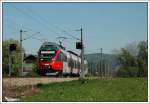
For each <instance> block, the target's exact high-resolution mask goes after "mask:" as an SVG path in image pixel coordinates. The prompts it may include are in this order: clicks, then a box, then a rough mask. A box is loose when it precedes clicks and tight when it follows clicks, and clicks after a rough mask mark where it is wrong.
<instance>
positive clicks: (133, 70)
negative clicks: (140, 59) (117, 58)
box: [117, 67, 138, 77]
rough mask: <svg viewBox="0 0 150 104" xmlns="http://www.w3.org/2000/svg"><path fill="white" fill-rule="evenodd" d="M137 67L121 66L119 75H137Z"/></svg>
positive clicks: (118, 71)
mask: <svg viewBox="0 0 150 104" xmlns="http://www.w3.org/2000/svg"><path fill="white" fill-rule="evenodd" d="M137 74H138V68H137V67H119V69H118V70H117V76H118V77H137Z"/></svg>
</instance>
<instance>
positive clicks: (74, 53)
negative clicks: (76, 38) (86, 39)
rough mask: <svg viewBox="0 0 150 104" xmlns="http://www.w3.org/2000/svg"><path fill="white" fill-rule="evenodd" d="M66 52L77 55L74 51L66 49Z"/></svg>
mask: <svg viewBox="0 0 150 104" xmlns="http://www.w3.org/2000/svg"><path fill="white" fill-rule="evenodd" d="M67 52H69V53H71V54H74V55H75V56H79V55H78V54H77V53H75V52H73V51H70V50H69V51H67Z"/></svg>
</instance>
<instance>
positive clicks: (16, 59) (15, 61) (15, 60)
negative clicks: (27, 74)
mask: <svg viewBox="0 0 150 104" xmlns="http://www.w3.org/2000/svg"><path fill="white" fill-rule="evenodd" d="M10 44H17V50H16V51H14V52H12V75H18V72H19V68H20V67H21V66H20V65H21V61H20V60H21V57H20V44H19V41H18V40H13V39H10V40H3V44H2V54H3V55H2V65H3V70H2V73H3V76H6V75H8V72H9V65H8V63H9V57H8V55H9V51H8V49H9V45H10Z"/></svg>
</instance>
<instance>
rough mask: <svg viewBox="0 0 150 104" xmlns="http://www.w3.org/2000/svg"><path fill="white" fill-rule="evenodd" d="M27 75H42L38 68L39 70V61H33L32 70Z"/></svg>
mask: <svg viewBox="0 0 150 104" xmlns="http://www.w3.org/2000/svg"><path fill="white" fill-rule="evenodd" d="M26 76H28V77H40V74H39V73H38V70H37V62H35V63H33V68H32V71H31V72H29V73H28V74H27V75H26Z"/></svg>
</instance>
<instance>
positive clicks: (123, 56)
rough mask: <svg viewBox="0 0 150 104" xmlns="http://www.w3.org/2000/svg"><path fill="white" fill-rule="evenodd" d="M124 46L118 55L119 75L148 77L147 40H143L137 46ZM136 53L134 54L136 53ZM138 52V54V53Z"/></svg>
mask: <svg viewBox="0 0 150 104" xmlns="http://www.w3.org/2000/svg"><path fill="white" fill-rule="evenodd" d="M130 46H133V45H129V46H128V47H127V48H122V49H121V52H120V54H119V55H118V59H119V63H120V68H119V69H118V70H117V76H119V77H147V76H148V51H147V48H148V47H147V42H146V41H141V42H139V44H138V45H137V46H136V48H135V50H133V47H130ZM133 52H134V53H135V54H134V53H133ZM136 53H137V54H136Z"/></svg>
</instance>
